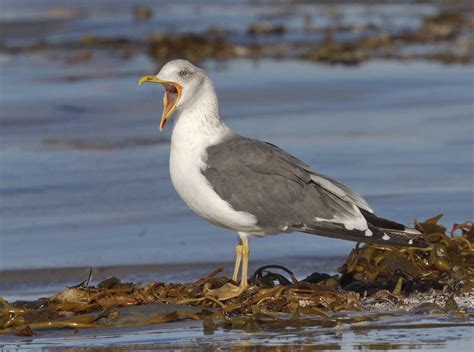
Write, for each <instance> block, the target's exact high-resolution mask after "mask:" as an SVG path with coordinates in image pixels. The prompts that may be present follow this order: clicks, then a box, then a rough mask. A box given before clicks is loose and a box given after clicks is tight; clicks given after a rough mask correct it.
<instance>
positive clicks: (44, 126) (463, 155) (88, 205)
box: [0, 54, 474, 270]
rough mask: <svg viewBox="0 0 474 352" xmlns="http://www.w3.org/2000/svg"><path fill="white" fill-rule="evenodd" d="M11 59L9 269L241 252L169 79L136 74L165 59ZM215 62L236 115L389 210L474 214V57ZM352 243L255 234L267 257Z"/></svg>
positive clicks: (3, 119) (3, 189) (4, 232)
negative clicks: (209, 206) (205, 186)
mask: <svg viewBox="0 0 474 352" xmlns="http://www.w3.org/2000/svg"><path fill="white" fill-rule="evenodd" d="M2 62H3V63H2V66H1V77H2V91H1V107H2V108H1V112H0V124H1V138H0V146H1V149H0V164H1V171H0V216H1V220H0V221H1V223H0V270H2V269H3V270H4V269H12V268H42V267H57V266H60V267H63V266H82V265H88V266H99V265H115V264H135V263H164V262H167V263H170V262H196V261H201V262H207V261H211V262H215V261H226V260H229V261H230V260H232V259H233V255H234V244H235V241H236V238H235V235H234V234H233V233H232V232H229V231H227V230H223V229H220V228H217V227H214V226H212V225H210V224H208V223H206V222H205V221H203V220H201V219H200V218H198V217H197V216H196V215H194V214H193V213H192V212H191V211H190V210H189V209H188V208H187V207H186V205H185V204H184V203H183V202H182V201H181V200H180V199H179V197H178V195H177V194H176V193H175V191H174V189H173V186H172V184H171V182H170V179H169V175H168V154H169V145H168V141H169V137H170V128H168V129H166V130H165V131H164V132H163V133H161V134H160V133H159V131H158V120H159V117H160V115H161V109H162V102H161V101H162V95H161V94H162V92H161V89H160V88H159V87H155V86H154V87H151V86H146V87H140V88H138V86H137V85H136V81H137V79H138V77H140V76H141V75H143V74H150V73H153V72H155V71H156V67H155V65H154V63H153V62H151V61H149V60H148V59H147V58H146V57H144V56H136V57H135V58H133V59H132V60H129V61H124V62H122V61H118V62H117V61H116V60H115V59H114V58H113V57H109V56H107V55H105V54H104V55H102V56H98V57H94V59H93V61H92V62H90V63H88V64H84V65H73V66H70V65H69V66H68V65H54V64H52V62H51V61H50V60H49V59H48V58H47V57H43V56H41V55H37V56H31V57H18V58H13V59H12V58H9V57H6V58H4V60H3V61H2ZM205 66H206V68H207V69H208V71H209V74H210V76H211V78H212V79H213V80H214V82H215V85H216V89H217V91H218V94H219V97H220V102H221V110H222V115H223V116H224V118H225V119H226V121H227V123H228V124H229V125H230V126H231V127H232V128H233V129H235V130H236V131H238V132H239V133H241V134H244V135H247V136H251V137H256V138H261V139H264V140H267V141H271V142H272V143H274V144H277V145H279V146H281V147H283V148H285V149H287V150H288V151H290V152H291V153H293V154H294V155H296V156H298V157H299V158H301V159H303V160H304V161H306V162H307V163H309V164H310V165H311V166H313V167H314V168H315V169H316V170H317V171H319V172H322V173H323V174H327V175H330V176H332V177H334V178H336V179H338V180H340V181H342V182H344V183H345V184H347V185H349V186H350V187H352V188H353V189H354V190H357V191H358V192H360V193H361V194H363V195H364V196H365V197H366V199H367V200H368V201H369V203H370V204H371V205H372V206H373V207H374V208H375V210H376V212H377V213H378V214H379V215H380V216H384V217H388V218H392V219H394V220H397V221H401V222H404V223H407V224H410V223H412V220H413V219H414V218H417V219H424V218H427V217H430V216H432V215H436V214H438V213H444V214H445V217H444V218H443V222H444V223H445V224H451V223H453V222H461V221H465V220H468V219H472V218H473V212H474V204H473V203H474V202H473V195H474V192H473V178H472V175H473V165H474V163H473V153H472V152H473V116H472V112H473V110H472V98H473V75H472V70H471V68H470V67H466V66H455V65H453V66H443V65H439V64H431V63H416V62H415V63H399V62H377V61H374V62H370V63H367V64H364V65H362V66H359V67H354V68H352V67H351V68H344V67H328V66H319V65H315V64H311V63H303V62H300V61H272V60H264V61H259V62H253V61H248V60H235V61H230V62H228V63H226V64H222V63H214V62H207V63H205ZM71 77H74V78H75V79H71ZM51 140H54V141H55V143H51V142H50V141H51ZM130 140H139V141H148V142H152V143H153V144H147V143H141V142H138V143H137V145H130V143H129V142H128V141H130ZM48 141H49V142H48ZM78 142H81V143H82V144H80V145H81V147H78V144H77V143H78ZM104 146H105V147H106V148H104ZM352 246H353V243H350V242H345V241H339V240H331V239H326V238H322V237H318V236H311V235H303V234H286V235H281V236H276V237H269V238H265V239H259V240H255V241H253V242H252V257H253V258H256V259H263V260H265V259H270V258H282V257H298V256H304V257H308V256H309V257H315V258H317V257H318V256H327V255H344V254H345V253H347V251H348V250H349V249H350V248H351V247H352Z"/></svg>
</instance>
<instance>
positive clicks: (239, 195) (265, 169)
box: [202, 136, 371, 231]
mask: <svg viewBox="0 0 474 352" xmlns="http://www.w3.org/2000/svg"><path fill="white" fill-rule="evenodd" d="M207 153H208V156H207V160H206V164H207V168H206V169H205V170H203V171H202V173H203V174H204V176H205V177H206V178H207V179H208V181H209V183H210V184H211V186H212V187H213V188H214V190H215V191H216V192H217V194H218V195H219V196H220V197H221V198H223V199H224V200H225V201H227V202H228V203H229V204H230V205H231V206H232V207H233V208H234V209H235V210H239V211H245V212H248V213H250V214H253V215H255V217H256V218H257V221H258V225H259V226H260V227H262V228H265V229H268V230H271V229H274V230H275V231H277V230H279V231H281V230H282V229H284V228H290V227H291V226H293V225H301V224H313V223H324V222H327V223H332V224H333V225H334V224H339V225H340V226H339V227H341V226H342V227H343V228H346V229H352V228H356V229H359V230H361V231H364V230H365V229H367V224H366V222H365V219H364V217H363V216H362V214H361V213H360V211H359V209H358V207H362V208H364V209H367V210H368V211H371V209H370V207H369V206H368V205H367V203H366V202H365V201H364V200H363V199H362V197H361V196H359V195H358V194H356V193H354V192H352V191H350V190H349V189H348V188H347V187H345V186H343V185H341V184H340V183H338V182H335V181H333V180H331V179H329V178H327V177H325V176H322V175H319V174H317V173H315V172H314V171H313V170H311V168H310V167H309V166H308V165H306V164H305V163H303V162H302V161H300V160H298V159H296V158H295V157H293V156H291V155H289V154H288V153H286V152H285V151H284V150H282V149H280V148H278V147H276V146H274V145H272V144H269V143H265V142H262V141H258V140H253V139H248V138H243V137H240V136H232V137H230V138H228V139H226V140H225V141H223V142H221V143H219V144H216V145H214V146H211V147H209V148H208V149H207Z"/></svg>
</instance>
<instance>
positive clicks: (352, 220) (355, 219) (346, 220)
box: [314, 202, 372, 236]
mask: <svg viewBox="0 0 474 352" xmlns="http://www.w3.org/2000/svg"><path fill="white" fill-rule="evenodd" d="M349 204H350V205H351V206H352V209H353V213H352V214H351V215H352V216H351V217H349V216H347V215H345V214H335V215H334V216H333V217H332V218H331V219H323V218H319V217H316V218H315V219H314V220H315V221H317V222H334V223H338V224H342V225H344V228H345V229H346V230H348V231H350V230H359V231H365V234H366V236H372V231H370V230H369V228H368V225H367V221H366V220H365V218H364V217H363V216H362V214H361V213H360V211H359V209H358V208H357V206H356V205H355V204H354V203H352V202H351V203H349ZM367 231H369V232H370V235H367V233H368V232H367Z"/></svg>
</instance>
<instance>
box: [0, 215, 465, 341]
mask: <svg viewBox="0 0 474 352" xmlns="http://www.w3.org/2000/svg"><path fill="white" fill-rule="evenodd" d="M440 218H441V216H440V215H439V216H436V217H433V218H431V219H428V220H426V221H424V222H417V221H415V228H416V229H417V230H419V231H420V232H421V233H422V238H423V239H424V240H425V241H426V242H427V243H429V244H430V246H429V247H428V248H423V249H419V248H397V247H391V246H380V245H373V244H366V245H363V246H360V245H357V246H356V248H355V249H353V250H352V251H351V253H350V254H349V256H348V257H347V259H346V261H345V263H344V264H343V265H342V267H341V268H340V269H339V274H338V275H329V274H324V273H317V272H316V273H313V274H311V275H309V276H308V277H306V278H305V279H303V280H298V279H297V278H296V276H295V275H294V274H293V272H291V271H290V270H289V269H287V268H285V267H282V266H280V265H267V266H263V267H261V268H259V269H257V270H256V271H255V273H254V274H253V275H252V277H251V279H250V288H249V289H248V291H246V292H245V293H244V294H242V295H241V296H239V297H235V298H232V299H230V300H226V301H219V300H217V299H216V298H215V297H213V296H212V295H211V294H210V291H211V290H214V289H217V288H219V287H221V286H222V285H225V284H226V283H229V282H231V279H230V278H228V277H227V276H225V275H223V274H222V271H223V269H220V268H219V269H216V270H215V271H213V272H212V273H210V274H209V275H207V276H205V277H202V278H200V279H198V280H196V281H194V282H190V283H163V282H152V283H148V284H145V285H142V284H140V283H132V282H129V283H127V282H122V281H121V280H119V279H118V278H115V277H111V278H109V279H106V280H104V281H102V282H100V283H98V284H97V285H96V286H92V285H91V275H92V271H91V273H90V274H89V277H88V278H87V279H86V280H84V281H83V282H81V283H79V284H78V285H75V286H72V287H68V288H66V289H64V290H63V291H61V292H59V293H58V294H56V295H54V296H52V297H47V298H41V299H38V300H36V301H16V302H12V303H9V302H7V301H5V300H3V299H1V298H0V334H16V335H20V336H35V335H36V334H38V333H39V330H42V329H58V328H72V329H81V328H104V327H123V326H142V325H147V324H162V323H166V322H172V321H179V320H184V319H193V320H199V321H202V322H203V329H204V332H205V333H206V334H212V333H213V331H215V330H216V329H241V330H245V331H256V330H262V329H263V330H280V329H281V330H283V329H287V328H295V329H300V328H304V327H308V326H321V327H333V326H336V325H338V324H342V323H345V324H351V323H357V322H361V321H373V320H377V319H378V318H380V317H381V316H383V315H384V314H390V313H380V312H378V311H377V307H379V305H380V303H381V302H382V303H385V304H388V305H389V306H390V307H395V306H396V305H399V306H400V305H403V304H404V299H407V300H408V299H411V298H412V297H414V296H416V295H420V294H421V295H425V296H424V297H428V296H429V295H432V294H433V292H438V293H436V295H437V296H440V297H441V296H442V297H444V301H443V302H441V301H437V302H434V301H428V300H423V299H422V300H421V301H423V303H422V304H419V303H420V300H418V301H416V302H417V303H416V304H415V305H414V306H413V307H411V308H410V309H409V310H410V311H411V313H413V314H433V313H436V314H446V313H456V314H458V315H459V316H462V317H469V316H470V314H471V313H470V311H469V309H471V310H472V308H473V307H472V306H470V307H468V308H469V309H468V311H466V309H465V308H463V307H460V306H459V304H458V303H457V301H456V298H457V297H460V296H462V295H464V296H466V295H467V296H468V297H470V298H471V300H472V296H473V293H474V279H473V278H474V276H473V274H474V247H473V245H474V228H473V226H472V222H466V223H463V224H454V226H453V227H452V229H451V231H450V232H449V233H448V232H447V230H446V228H445V227H443V226H442V225H440V224H438V221H439V219H440ZM276 270H278V271H281V273H278V272H275V271H276ZM422 297H423V296H422ZM374 309H375V310H376V311H377V314H375V315H374V314H367V313H370V311H371V310H374ZM356 312H361V314H354V313H356ZM364 312H365V314H364Z"/></svg>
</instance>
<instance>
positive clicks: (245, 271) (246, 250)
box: [240, 241, 250, 290]
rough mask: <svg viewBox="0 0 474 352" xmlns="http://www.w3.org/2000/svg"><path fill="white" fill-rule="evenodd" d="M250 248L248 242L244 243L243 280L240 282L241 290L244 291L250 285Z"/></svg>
mask: <svg viewBox="0 0 474 352" xmlns="http://www.w3.org/2000/svg"><path fill="white" fill-rule="evenodd" d="M249 255H250V246H249V242H248V241H242V279H241V280H240V289H241V290H244V289H246V288H247V286H248V285H249V284H248V281H247V280H248V271H249Z"/></svg>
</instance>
